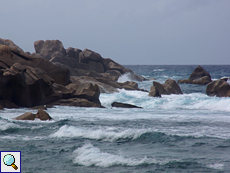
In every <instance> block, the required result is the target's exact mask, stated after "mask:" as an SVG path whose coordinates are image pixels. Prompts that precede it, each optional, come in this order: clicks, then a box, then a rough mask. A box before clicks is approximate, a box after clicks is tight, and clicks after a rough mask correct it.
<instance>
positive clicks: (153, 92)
mask: <svg viewBox="0 0 230 173" xmlns="http://www.w3.org/2000/svg"><path fill="white" fill-rule="evenodd" d="M149 96H152V97H161V94H160V93H159V91H158V90H157V88H156V87H155V86H151V88H150V92H149Z"/></svg>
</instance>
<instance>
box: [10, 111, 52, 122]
mask: <svg viewBox="0 0 230 173" xmlns="http://www.w3.org/2000/svg"><path fill="white" fill-rule="evenodd" d="M35 118H38V119H40V120H42V121H46V120H51V119H52V118H51V117H50V115H49V114H48V113H47V112H45V111H44V110H43V109H38V112H37V113H36V114H33V113H31V112H26V113H24V114H22V115H19V116H17V117H15V118H14V119H15V120H35Z"/></svg>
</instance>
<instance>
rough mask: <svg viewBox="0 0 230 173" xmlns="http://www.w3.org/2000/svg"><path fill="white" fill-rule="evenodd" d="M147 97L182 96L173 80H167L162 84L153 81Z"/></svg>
mask: <svg viewBox="0 0 230 173" xmlns="http://www.w3.org/2000/svg"><path fill="white" fill-rule="evenodd" d="M150 90H151V91H150V93H149V96H153V97H160V96H161V95H170V94H183V93H182V91H181V89H180V86H179V85H178V84H177V83H176V81H175V80H173V79H167V80H166V81H165V83H164V84H160V83H159V82H156V81H153V87H151V89H150Z"/></svg>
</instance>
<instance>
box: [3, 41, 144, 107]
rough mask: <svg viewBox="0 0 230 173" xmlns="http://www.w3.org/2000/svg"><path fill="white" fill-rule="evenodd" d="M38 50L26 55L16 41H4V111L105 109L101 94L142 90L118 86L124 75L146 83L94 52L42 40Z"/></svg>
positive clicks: (130, 71) (37, 43) (129, 83)
mask: <svg viewBox="0 0 230 173" xmlns="http://www.w3.org/2000/svg"><path fill="white" fill-rule="evenodd" d="M34 47H35V53H33V54H30V53H25V52H23V50H22V49H20V48H19V47H18V46H17V45H15V44H14V43H13V42H12V41H10V40H4V39H0V69H1V71H0V105H1V106H2V107H3V108H4V107H7V108H13V107H34V106H39V105H41V106H42V105H44V104H50V105H55V104H57V105H73V106H87V107H88V106H89V107H91V106H92V107H101V104H100V100H99V95H100V93H101V92H106V93H111V92H117V91H118V89H122V88H124V89H127V90H141V89H139V88H138V85H137V83H135V82H133V81H127V82H124V83H119V82H117V80H118V78H119V76H121V75H122V74H126V73H128V74H129V75H130V78H131V79H132V80H136V81H143V80H145V78H143V77H142V76H139V75H137V74H135V73H133V72H132V70H130V69H126V68H125V67H123V66H122V65H120V64H118V63H116V62H115V61H113V60H111V59H109V58H107V59H105V58H102V57H101V55H100V54H98V53H96V52H94V51H92V50H89V49H85V50H83V51H82V50H80V49H75V48H72V47H70V48H68V49H65V48H64V46H63V44H62V42H61V41H59V40H46V41H43V40H39V41H36V42H35V43H34ZM70 76H71V80H70Z"/></svg>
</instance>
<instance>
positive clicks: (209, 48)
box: [0, 0, 230, 65]
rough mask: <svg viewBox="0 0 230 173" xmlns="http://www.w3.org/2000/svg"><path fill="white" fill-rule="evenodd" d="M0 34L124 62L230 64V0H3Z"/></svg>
mask: <svg viewBox="0 0 230 173" xmlns="http://www.w3.org/2000/svg"><path fill="white" fill-rule="evenodd" d="M0 3H1V6H0V9H1V10H0V38H4V39H11V40H12V41H14V43H15V44H17V45H18V46H20V47H21V48H22V49H23V50H24V51H29V52H31V53H32V52H34V47H33V43H34V41H36V40H47V39H59V40H60V41H62V43H63V45H64V47H65V48H66V49H67V48H68V47H74V48H80V49H82V50H83V49H85V48H88V49H91V50H93V51H96V52H98V53H100V54H101V56H102V57H104V58H111V59H113V60H115V61H117V62H118V63H120V64H123V65H124V64H135V65H144V64H145V65H157V64H163V65H164V64H169V65H171V64H201V65H202V64H230V62H229V60H230V47H229V46H230V0H65V1H63V0H36V1H35V0H0Z"/></svg>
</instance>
